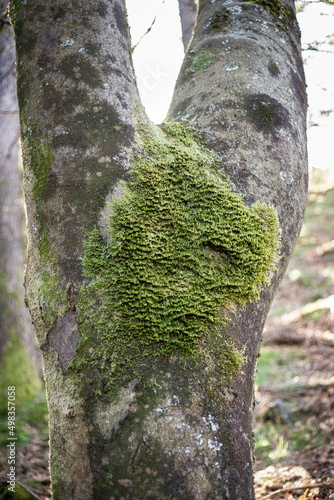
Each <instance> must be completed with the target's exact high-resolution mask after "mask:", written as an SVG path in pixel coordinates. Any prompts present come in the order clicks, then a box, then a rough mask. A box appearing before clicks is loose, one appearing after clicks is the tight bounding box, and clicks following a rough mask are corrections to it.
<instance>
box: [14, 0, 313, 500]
mask: <svg viewBox="0 0 334 500" xmlns="http://www.w3.org/2000/svg"><path fill="white" fill-rule="evenodd" d="M11 16H12V20H13V23H14V30H15V35H16V47H17V53H18V72H19V75H18V97H19V106H20V119H21V135H22V142H23V156H24V176H25V181H24V182H25V195H26V204H27V212H28V232H29V233H28V266H27V275H26V293H27V301H28V304H29V309H30V312H31V315H32V317H33V321H34V325H35V327H36V331H37V336H38V339H39V343H40V346H41V349H42V355H43V360H44V367H45V376H46V383H47V395H48V405H49V412H50V445H51V476H52V488H53V496H54V498H55V499H56V500H58V499H72V498H73V499H82V498H87V499H89V498H94V499H105V498H115V499H121V498H133V499H134V498H136V499H150V498H151V499H157V498H159V499H163V498H165V499H167V498H172V499H187V500H190V499H194V500H195V499H196V500H198V499H207V500H209V499H218V498H219V499H228V498H229V499H234V500H249V499H252V498H254V492H253V472H252V467H253V455H252V454H253V443H252V428H251V423H252V407H253V386H254V375H255V371H256V359H257V356H258V352H259V345H260V339H261V332H262V328H263V324H264V321H265V318H266V315H267V311H268V309H269V306H270V303H271V301H272V298H273V295H274V292H275V290H276V288H277V286H278V283H279V281H280V279H281V278H282V275H283V273H284V271H285V268H286V266H287V263H288V260H289V258H290V256H291V253H292V250H293V247H294V244H295V242H296V239H297V236H298V233H299V230H300V227H301V223H302V219H303V214H304V210H305V205H306V195H307V159H306V135H305V114H306V93H305V81H304V74H303V67H302V62H301V56H300V39H299V38H300V33H299V29H298V25H297V23H296V18H295V9H294V5H293V3H292V2H290V1H287V2H286V3H281V2H279V1H278V2H276V3H275V4H270V5H269V4H267V3H265V2H263V3H262V2H261V0H259V1H258V2H234V1H232V2H231V1H230V0H229V2H224V1H221V0H216V1H215V2H212V1H209V0H202V1H200V4H199V10H198V18H197V23H196V28H195V31H194V37H193V39H192V42H191V45H190V47H189V49H188V51H187V53H186V56H185V60H184V64H183V66H182V68H181V71H180V74H179V78H178V81H177V84H176V88H175V93H174V97H173V100H172V104H171V108H170V112H169V116H168V121H169V122H177V123H165V124H164V125H163V126H162V127H156V126H155V125H153V124H152V123H151V122H150V121H149V120H148V119H147V117H146V115H145V112H144V110H143V108H142V106H141V103H140V100H139V97H138V92H137V87H136V81H135V77H134V71H133V67H132V61H131V55H130V54H131V52H130V51H131V44H130V37H129V30H128V25H127V18H126V10H125V3H124V1H123V0H118V1H117V2H102V1H96V2H93V3H92V2H91V1H88V0H83V1H81V2H69V1H65V0H58V1H57V2H56V3H54V2H53V3H49V2H48V3H46V2H44V0H31V1H30V2H29V5H26V3H25V2H23V1H19V0H13V1H12V2H11ZM187 123H188V128H187V127H186V126H184V124H187ZM189 124H191V126H192V129H193V131H195V132H196V134H195V135H194V132H191V131H189ZM204 144H205V145H204ZM278 224H279V233H280V235H281V244H280V248H279V252H280V259H279V261H278V262H277V264H276V265H277V269H276V270H274V269H273V264H274V261H275V255H276V247H277V242H278V234H277V233H278V226H277V225H278ZM268 276H269V278H270V285H268V283H267V280H266V277H268ZM258 291H259V293H260V295H259V296H258Z"/></svg>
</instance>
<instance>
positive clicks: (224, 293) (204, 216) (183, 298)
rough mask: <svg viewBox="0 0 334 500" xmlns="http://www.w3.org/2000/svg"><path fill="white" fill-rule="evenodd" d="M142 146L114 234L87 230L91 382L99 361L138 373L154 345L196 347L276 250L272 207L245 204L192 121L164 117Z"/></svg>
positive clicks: (83, 348) (102, 367)
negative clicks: (188, 124) (166, 120)
mask: <svg viewBox="0 0 334 500" xmlns="http://www.w3.org/2000/svg"><path fill="white" fill-rule="evenodd" d="M141 147H142V150H141V151H140V153H139V154H137V157H136V159H135V161H134V164H133V174H132V178H131V180H130V181H128V182H126V183H125V182H124V183H123V184H122V190H123V196H122V198H120V199H114V200H113V201H112V203H111V204H110V242H105V241H103V240H102V239H101V237H100V234H99V231H98V229H94V230H93V231H91V232H87V233H86V240H85V243H84V248H85V252H84V257H83V268H84V273H85V275H86V277H87V278H90V280H91V281H90V283H89V284H88V285H87V286H85V287H83V288H82V289H81V291H80V303H79V307H78V320H79V324H81V326H80V330H81V333H82V340H81V345H80V348H79V351H78V353H77V356H76V361H75V362H76V363H79V364H81V363H84V364H86V363H88V365H89V366H90V367H91V368H92V371H91V374H90V375H89V369H88V370H86V371H87V373H88V376H91V381H92V382H94V380H93V379H94V378H95V377H96V376H97V375H96V373H95V370H94V367H95V368H96V369H97V368H98V370H99V375H98V376H99V377H100V378H101V377H102V378H105V380H106V381H107V380H110V377H111V378H113V377H115V376H116V374H117V373H118V372H119V370H120V369H121V370H122V372H123V373H124V370H127V371H128V372H129V373H130V372H131V376H132V377H133V376H134V372H133V370H134V365H133V361H132V360H133V359H137V358H138V359H145V356H146V355H147V356H152V353H153V352H154V353H155V355H158V354H159V355H161V354H165V355H171V354H180V355H182V356H192V355H194V354H196V351H197V348H198V341H199V339H202V338H203V337H205V336H210V335H217V334H218V332H219V330H220V327H221V326H222V325H224V323H226V321H227V320H226V318H225V316H224V315H223V314H222V310H225V311H228V310H230V309H232V308H233V307H234V306H235V305H241V306H242V305H244V304H245V303H246V302H249V301H252V300H255V299H256V298H258V296H259V289H260V288H261V286H262V285H263V284H264V283H268V272H269V270H270V269H273V268H274V262H275V259H276V256H277V253H276V252H277V247H278V243H279V237H278V219H277V214H276V212H275V210H274V209H273V207H271V206H267V205H264V204H261V203H255V204H254V205H253V206H252V207H247V206H246V205H245V204H244V202H243V200H242V199H241V197H240V196H239V195H238V194H236V193H235V192H234V191H233V190H232V189H231V186H230V184H229V182H228V180H227V178H226V176H225V175H224V173H223V171H222V170H221V164H220V162H219V161H218V159H217V157H216V156H215V155H214V154H213V153H212V152H210V151H209V150H207V149H206V148H205V147H204V146H203V145H202V144H201V143H200V141H199V140H198V138H197V137H196V136H195V135H194V134H192V133H191V131H189V129H188V128H186V127H185V126H184V125H181V124H178V123H171V124H165V133H163V132H162V131H160V130H159V131H158V132H156V133H155V134H153V133H152V135H151V136H150V137H149V136H145V139H144V141H143V144H142V146H141ZM231 352H232V351H231ZM232 357H235V356H234V355H233V356H232ZM226 359H228V357H227V358H226ZM144 363H145V361H144ZM122 367H123V368H122ZM135 375H136V376H138V374H137V373H136V374H135ZM117 376H118V375H117Z"/></svg>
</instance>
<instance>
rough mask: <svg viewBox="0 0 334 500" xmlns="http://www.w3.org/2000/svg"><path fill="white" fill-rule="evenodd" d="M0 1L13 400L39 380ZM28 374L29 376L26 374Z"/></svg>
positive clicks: (9, 43) (2, 228)
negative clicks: (25, 273) (26, 288)
mask: <svg viewBox="0 0 334 500" xmlns="http://www.w3.org/2000/svg"><path fill="white" fill-rule="evenodd" d="M6 5H7V4H6V2H4V1H1V2H0V68H1V69H0V72H1V74H0V318H1V320H0V375H1V377H0V378H1V388H0V391H1V395H2V402H5V398H6V395H7V387H8V385H11V386H13V385H16V391H17V397H18V400H20V399H21V400H22V399H24V398H26V397H29V396H31V395H33V394H35V392H36V389H37V388H39V387H40V386H41V380H40V378H39V375H38V370H39V371H41V361H40V354H39V350H38V347H37V343H36V341H35V332H34V329H33V327H32V325H31V318H30V316H29V313H28V310H27V309H26V307H25V305H24V289H23V269H24V264H25V242H24V237H23V228H24V224H25V221H24V208H23V197H22V179H21V172H20V170H19V155H18V152H19V111H18V107H17V97H16V70H15V45H14V33H13V29H12V27H11V26H10V23H9V18H8V17H7V15H6ZM29 379H30V380H29Z"/></svg>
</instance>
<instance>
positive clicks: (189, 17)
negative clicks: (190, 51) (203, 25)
mask: <svg viewBox="0 0 334 500" xmlns="http://www.w3.org/2000/svg"><path fill="white" fill-rule="evenodd" d="M179 11H180V18H181V27H182V41H183V46H184V50H185V51H186V50H187V47H188V45H189V42H190V40H191V37H192V33H193V28H194V26H195V22H196V15H197V7H196V3H195V0H179Z"/></svg>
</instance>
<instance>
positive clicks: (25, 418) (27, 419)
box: [0, 373, 49, 447]
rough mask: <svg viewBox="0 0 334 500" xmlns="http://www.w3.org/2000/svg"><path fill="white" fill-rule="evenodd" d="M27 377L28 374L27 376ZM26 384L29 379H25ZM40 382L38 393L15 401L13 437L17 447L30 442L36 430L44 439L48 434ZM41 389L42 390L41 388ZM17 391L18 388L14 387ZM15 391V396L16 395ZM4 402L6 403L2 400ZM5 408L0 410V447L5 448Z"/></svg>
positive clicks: (46, 413) (6, 429) (43, 395)
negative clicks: (15, 439)
mask: <svg viewBox="0 0 334 500" xmlns="http://www.w3.org/2000/svg"><path fill="white" fill-rule="evenodd" d="M27 376H29V373H28V374H27ZM27 382H29V379H28V378H27ZM42 385H43V384H42V381H41V380H40V384H39V388H40V389H39V392H35V393H34V395H33V396H32V395H30V397H29V398H28V399H25V400H22V399H19V400H16V408H15V414H16V420H15V437H16V438H17V446H21V445H24V444H26V443H29V442H31V440H32V438H33V436H34V434H35V431H36V429H38V430H39V431H40V432H41V437H42V438H43V439H46V438H47V437H48V434H49V429H48V407H47V403H46V394H45V388H44V386H43V387H42ZM41 387H42V388H41ZM16 389H17V390H18V389H19V386H18V385H17V386H16ZM17 390H16V394H18V392H17ZM3 399H4V401H7V397H6V399H5V398H3ZM7 415H8V411H7V407H3V408H1V409H0V446H1V447H5V446H6V444H7V443H8V440H7V438H8V420H7Z"/></svg>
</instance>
